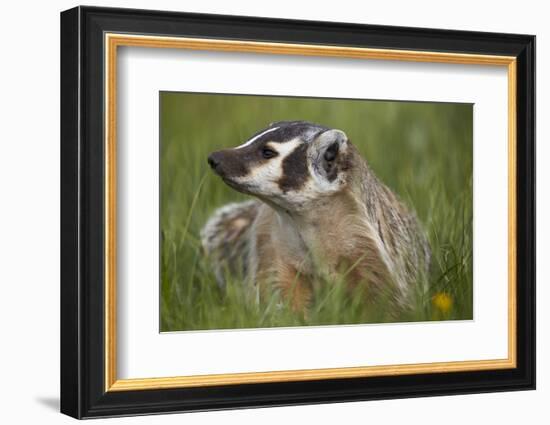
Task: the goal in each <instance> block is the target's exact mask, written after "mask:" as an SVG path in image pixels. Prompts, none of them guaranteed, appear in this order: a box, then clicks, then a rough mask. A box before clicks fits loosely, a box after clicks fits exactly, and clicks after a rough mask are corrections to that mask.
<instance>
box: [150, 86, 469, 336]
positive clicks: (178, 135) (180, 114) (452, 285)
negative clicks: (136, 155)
mask: <svg viewBox="0 0 550 425" xmlns="http://www.w3.org/2000/svg"><path fill="white" fill-rule="evenodd" d="M160 101H161V117H160V118H161V150H160V158H161V223H160V226H161V236H162V237H161V259H160V261H161V287H160V291H161V331H176V330H199V329H228V328H256V327H273V326H304V325H326V324H351V323H379V322H389V321H425V320H444V319H445V320H453V319H471V318H472V308H473V293H472V117H473V115H472V106H471V105H465V104H443V103H417V102H383V101H354V100H335V99H311V98H310V99H306V98H288V97H261V96H233V95H205V94H191V93H161V95H160ZM279 120H308V121H313V122H317V123H320V124H323V125H325V126H330V127H334V128H339V129H342V130H344V131H345V132H346V134H347V135H348V137H349V138H350V140H351V141H352V142H353V143H354V144H355V145H356V146H357V147H358V149H359V150H360V151H361V153H362V154H363V156H364V157H365V158H366V159H367V161H368V163H369V164H370V166H371V168H372V169H373V170H374V172H375V173H376V174H377V175H378V176H379V177H380V179H381V180H382V181H383V182H384V183H385V184H387V185H388V186H389V187H390V188H392V189H393V190H394V191H395V192H397V193H398V194H399V196H400V197H401V199H402V200H403V201H404V202H405V203H407V204H408V205H409V206H410V207H411V208H413V209H415V210H416V212H417V215H418V217H419V219H420V221H421V222H422V223H423V225H424V227H425V228H426V231H427V233H428V236H429V240H430V244H431V248H432V263H433V264H432V269H431V272H430V276H429V280H430V290H429V294H427V295H425V294H424V295H418V296H417V297H415V300H414V307H413V309H412V310H410V311H400V312H396V311H395V309H392V308H390V304H389V303H388V302H386V301H385V300H384V299H383V298H380V299H378V300H377V301H376V303H369V302H364V301H362V300H364V299H365V297H361V296H350V294H349V293H347V291H345V290H344V286H345V285H344V284H343V282H332V283H330V284H328V283H326V284H319V285H316V287H315V293H314V297H313V299H314V301H313V304H312V305H311V307H310V309H309V310H308V313H307V315H306V317H304V315H300V314H296V313H293V312H292V310H291V309H290V308H288V306H286V305H285V303H281V302H280V301H281V300H278V299H277V298H276V296H275V295H274V296H273V298H272V299H270V300H267V302H265V303H264V304H262V305H256V304H255V303H253V302H248V301H247V299H248V297H247V296H246V290H245V288H244V287H243V284H242V279H239V278H238V277H234V278H233V279H231V280H230V281H229V282H228V285H227V290H226V291H221V290H220V289H219V288H218V286H217V284H216V281H215V278H214V275H213V273H212V270H211V268H210V266H209V264H208V259H206V258H204V256H203V255H202V253H201V247H200V240H199V231H200V229H201V227H202V226H203V225H204V223H205V222H206V220H207V218H208V217H209V215H210V214H212V213H213V212H214V210H215V209H216V208H218V207H220V206H222V205H224V204H226V203H228V202H234V201H239V200H244V199H246V197H245V196H244V195H241V194H239V193H237V192H235V191H234V190H232V189H230V188H229V187H227V186H226V185H225V184H223V182H222V181H221V180H220V179H219V178H217V177H216V176H215V175H214V174H213V173H212V172H211V171H210V170H209V169H208V166H207V163H206V157H207V155H208V153H210V152H212V151H214V150H217V149H220V148H223V147H231V146H236V145H238V144H241V143H242V142H244V141H245V140H246V139H247V138H249V137H250V136H251V135H252V134H254V133H255V132H257V131H258V130H260V129H262V128H264V127H266V126H267V125H268V124H269V123H270V122H273V121H279ZM438 294H439V295H440V296H441V294H444V296H446V297H447V299H450V300H451V301H452V306H451V307H450V308H449V309H448V310H446V309H442V308H438V307H437V303H434V301H433V297H434V296H437V295H438Z"/></svg>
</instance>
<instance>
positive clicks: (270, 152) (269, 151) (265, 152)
mask: <svg viewBox="0 0 550 425" xmlns="http://www.w3.org/2000/svg"><path fill="white" fill-rule="evenodd" d="M262 156H263V157H264V158H265V159H269V158H273V157H275V156H277V152H275V151H274V150H273V149H269V148H263V149H262Z"/></svg>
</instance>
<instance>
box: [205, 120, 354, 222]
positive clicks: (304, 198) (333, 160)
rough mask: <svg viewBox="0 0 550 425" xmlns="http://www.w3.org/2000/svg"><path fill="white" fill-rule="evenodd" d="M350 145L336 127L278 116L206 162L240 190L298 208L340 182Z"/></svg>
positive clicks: (328, 192)
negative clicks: (284, 119)
mask: <svg viewBox="0 0 550 425" xmlns="http://www.w3.org/2000/svg"><path fill="white" fill-rule="evenodd" d="M349 148H350V146H349V143H348V139H347V136H346V134H345V133H344V132H343V131H341V130H336V129H331V128H327V127H323V126H321V125H317V124H312V123H309V122H305V121H283V122H276V123H272V124H271V125H270V126H269V127H267V128H266V129H263V130H261V131H259V132H258V133H256V134H255V135H253V136H252V137H251V138H250V139H248V141H246V142H245V143H243V144H242V145H240V146H237V147H235V148H232V149H223V150H220V151H216V152H213V153H212V154H210V155H209V156H208V163H209V164H210V166H211V167H212V169H213V170H214V171H215V172H216V173H217V174H218V175H219V176H220V177H221V178H222V179H223V180H224V182H225V183H227V184H228V185H229V186H231V187H232V188H234V189H236V190H238V191H239V192H243V193H247V194H250V195H254V196H257V197H258V198H260V199H262V200H263V201H265V202H267V203H269V204H271V205H273V206H278V207H281V208H284V209H285V210H287V211H298V210H302V209H304V208H308V207H310V206H312V205H313V202H315V201H317V200H319V199H322V198H324V197H326V196H329V195H332V194H335V193H337V192H339V191H341V190H342V189H343V188H344V187H345V185H346V183H347V176H346V174H347V171H348V169H349V167H350V164H351V162H350V156H351V155H350V154H351V153H350V149H349Z"/></svg>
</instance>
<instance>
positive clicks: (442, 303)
mask: <svg viewBox="0 0 550 425" xmlns="http://www.w3.org/2000/svg"><path fill="white" fill-rule="evenodd" d="M432 304H433V305H434V307H435V308H437V309H438V310H439V311H440V312H441V313H443V314H447V313H449V312H450V311H451V309H452V308H453V299H452V298H451V296H450V295H449V294H446V293H444V292H438V293H437V294H435V295H434V296H433V298H432Z"/></svg>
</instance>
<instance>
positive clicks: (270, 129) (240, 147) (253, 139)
mask: <svg viewBox="0 0 550 425" xmlns="http://www.w3.org/2000/svg"><path fill="white" fill-rule="evenodd" d="M278 129H279V127H273V128H269V129H267V130H266V131H264V132H262V133H260V134H258V135H257V136H254V137H253V138H252V139H250V140H249V141H247V142H245V143H243V144H242V145H239V146H237V147H236V148H234V149H242V148H245V147H247V146H250V145H251V144H252V143H254V142H255V141H256V140H258V139H259V138H260V137H262V136H263V135H264V134H267V133H271V132H272V131H275V130H278Z"/></svg>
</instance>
